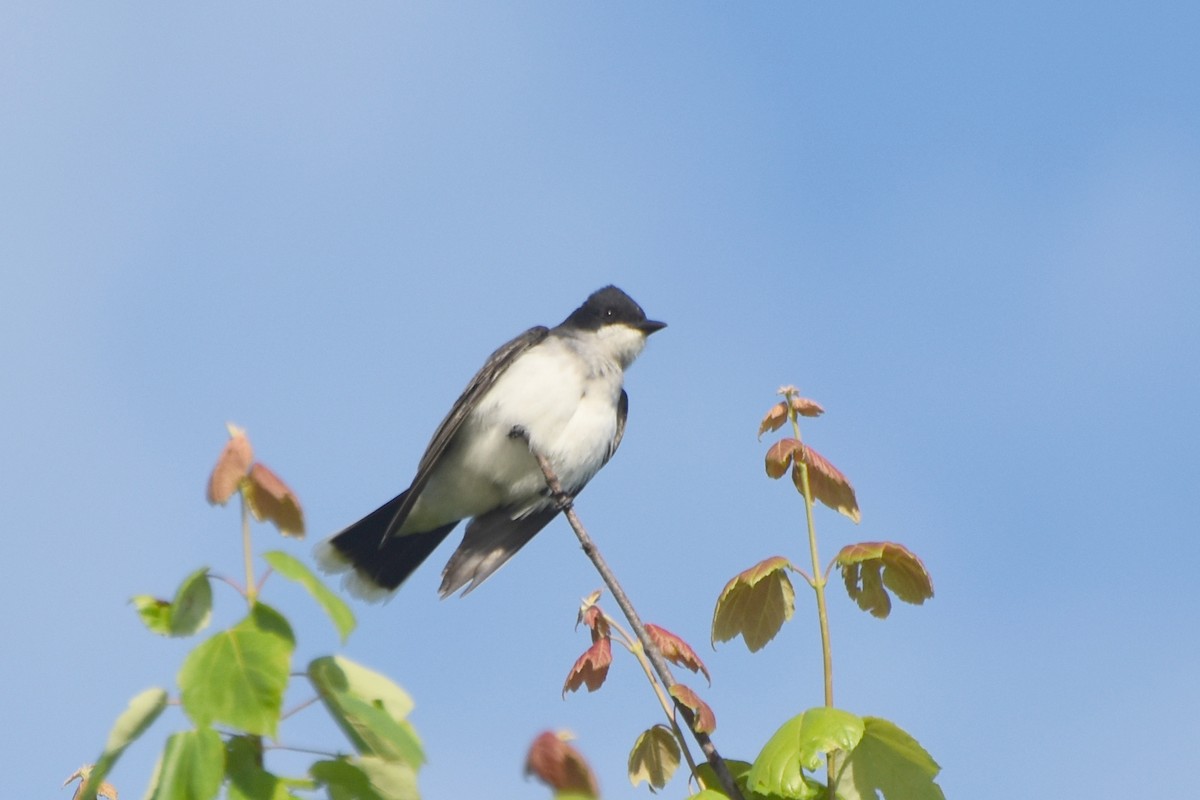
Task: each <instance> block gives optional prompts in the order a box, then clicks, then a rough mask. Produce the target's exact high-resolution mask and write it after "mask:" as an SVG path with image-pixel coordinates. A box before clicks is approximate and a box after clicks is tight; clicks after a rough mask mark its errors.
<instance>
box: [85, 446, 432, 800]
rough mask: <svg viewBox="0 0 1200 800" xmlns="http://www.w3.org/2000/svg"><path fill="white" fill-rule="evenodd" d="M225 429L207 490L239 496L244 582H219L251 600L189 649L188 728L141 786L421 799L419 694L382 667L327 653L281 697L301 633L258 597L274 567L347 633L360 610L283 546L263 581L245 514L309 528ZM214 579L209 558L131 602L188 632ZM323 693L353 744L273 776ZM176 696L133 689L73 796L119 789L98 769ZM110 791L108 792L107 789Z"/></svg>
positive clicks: (184, 680)
mask: <svg viewBox="0 0 1200 800" xmlns="http://www.w3.org/2000/svg"><path fill="white" fill-rule="evenodd" d="M229 432H230V438H229V441H228V442H227V443H226V445H225V447H224V449H223V450H222V453H221V456H220V458H219V459H218V461H217V464H216V466H215V467H214V469H213V471H212V474H211V476H210V478H209V484H208V499H209V501H210V502H212V503H214V504H220V505H224V504H225V503H227V502H228V501H229V500H230V499H232V498H233V497H234V496H235V495H237V496H239V497H240V498H241V501H242V545H243V553H242V555H243V561H244V564H245V566H246V580H245V584H244V585H240V586H239V585H238V584H237V583H236V582H234V581H232V580H228V579H221V580H222V581H224V582H225V583H227V584H229V585H231V586H233V587H234V588H235V589H236V590H237V591H238V592H239V593H240V594H241V596H242V599H243V600H244V602H245V603H246V608H247V611H246V615H245V617H243V618H242V619H241V620H240V621H238V622H237V623H235V624H234V625H232V626H230V627H229V628H227V629H225V630H221V631H217V632H215V633H213V634H211V635H210V636H209V637H208V638H206V639H205V640H203V641H201V642H200V643H199V644H198V645H196V646H195V647H194V648H193V649H192V650H191V652H190V653H189V654H188V655H187V656H186V658H185V659H184V662H183V665H182V667H181V668H180V670H179V674H178V676H177V684H178V686H177V689H178V694H177V702H178V704H179V706H180V707H181V708H182V710H183V713H184V715H185V716H186V720H187V722H188V723H189V724H190V727H187V728H185V729H183V730H178V731H175V732H174V733H171V734H170V735H169V736H168V737H167V739H166V742H165V744H164V746H163V749H162V752H161V754H160V755H159V758H158V764H157V766H156V768H155V770H154V774H153V776H152V777H151V779H150V786H149V789H148V790H147V792H146V796H147V798H149V800H176V799H177V798H178V799H179V800H185V799H186V800H209V798H214V797H216V796H217V795H218V794H219V793H220V792H221V791H222V788H224V790H225V792H226V793H227V795H228V797H230V798H232V800H288V798H293V797H302V796H304V795H306V794H312V793H320V794H324V795H327V796H329V797H332V798H337V799H338V800H416V798H418V797H419V793H418V790H417V770H418V769H419V768H420V766H421V765H422V764H423V763H424V760H425V757H424V754H423V752H422V748H421V742H420V738H419V737H418V736H417V733H416V731H415V729H414V728H413V727H412V725H411V723H410V722H409V721H408V719H407V717H408V715H409V713H410V712H411V711H412V701H411V699H410V698H409V696H408V695H407V694H406V693H405V692H404V690H403V689H401V688H400V687H399V686H397V685H396V684H394V683H393V682H392V681H390V680H389V679H388V678H386V677H385V676H383V675H381V674H379V673H377V672H374V671H372V670H369V669H367V668H366V667H363V666H360V665H358V664H356V663H354V662H353V661H351V660H350V659H348V658H345V657H344V656H340V655H338V656H323V657H320V658H317V659H314V660H313V661H312V662H310V663H309V664H308V667H307V669H306V670H305V672H304V673H302V674H303V677H304V679H306V681H307V684H308V690H309V692H310V693H311V694H312V699H311V700H309V701H307V702H305V703H302V704H301V705H300V706H299V707H298V708H297V709H294V710H293V711H292V712H288V711H285V709H284V705H283V704H284V699H285V696H286V695H287V693H288V690H289V688H291V687H292V683H293V680H294V676H293V657H294V654H295V648H296V637H295V634H294V632H293V629H292V626H291V623H290V622H289V621H288V619H287V618H286V617H285V616H284V614H282V613H281V612H280V611H278V610H276V609H275V608H273V607H271V606H269V605H267V604H266V603H264V602H262V600H261V598H260V591H261V589H262V587H263V584H264V583H265V581H266V579H267V577H268V576H270V575H271V574H275V573H277V574H279V575H281V576H282V577H284V578H286V579H288V580H291V581H294V582H295V583H297V584H299V585H300V586H302V587H303V588H304V589H305V590H306V591H307V592H308V593H309V595H311V596H312V598H313V599H314V600H315V601H316V603H317V604H318V605H319V606H320V608H321V609H322V610H323V611H324V612H325V614H326V615H327V616H328V617H329V619H330V621H331V622H332V624H333V625H334V627H335V629H336V630H337V632H338V635H339V636H340V637H341V639H342V641H343V642H344V641H345V640H346V638H347V637H348V636H349V635H350V633H351V631H353V629H354V625H355V621H354V615H353V613H352V612H351V611H350V608H349V607H348V606H347V605H346V604H345V603H344V602H343V601H342V600H341V599H340V598H339V597H338V596H337V595H336V594H334V593H333V592H332V591H331V590H330V589H329V588H328V587H326V586H325V585H324V583H323V582H322V581H321V580H320V579H319V578H318V577H317V576H316V575H315V574H314V573H313V572H312V571H311V570H310V569H309V568H308V567H306V566H305V565H304V564H303V563H302V562H301V561H299V560H298V559H296V558H295V557H293V556H291V555H290V554H288V553H285V552H283V551H274V552H269V553H266V554H265V555H264V556H263V561H264V562H265V565H266V569H265V571H264V573H263V576H262V578H260V579H257V580H256V578H255V570H254V560H253V553H252V550H251V547H250V544H251V534H250V517H251V516H253V517H254V518H255V519H257V520H259V521H260V522H261V521H266V522H270V523H271V524H273V525H274V526H275V527H276V528H277V530H278V531H279V532H280V533H281V534H283V535H285V536H290V537H302V536H303V534H304V516H303V511H302V510H301V506H300V503H299V501H298V499H297V498H296V495H295V494H294V493H293V492H292V490H291V489H290V488H289V487H288V486H287V484H285V483H284V482H283V481H282V480H281V479H280V478H279V477H278V476H277V475H276V474H275V473H274V472H273V471H271V470H270V469H269V468H267V467H265V466H263V465H262V464H258V463H255V462H254V460H253V450H252V448H251V446H250V442H249V440H248V439H247V438H246V435H245V432H244V431H242V430H241V429H239V428H236V427H234V426H230V428H229ZM214 577H215V576H214V575H213V573H211V572H210V571H209V569H208V568H202V569H199V570H196V571H195V572H193V573H192V574H190V575H188V576H187V577H186V578H185V579H184V580H183V582H182V583H181V584H180V586H179V588H178V589H177V590H176V592H175V594H174V597H173V598H172V599H170V600H165V599H159V598H155V597H152V596H149V595H139V596H137V597H134V598H133V601H132V602H133V605H134V608H135V609H136V610H137V612H138V615H139V617H140V618H141V620H142V622H143V623H144V624H145V625H146V628H147V629H148V630H149V631H151V632H152V633H155V634H159V635H162V636H175V637H185V636H194V635H196V634H198V633H200V632H201V631H203V630H204V629H206V628H207V626H208V625H209V623H210V621H211V619H212V606H213V591H212V583H213V580H214ZM317 700H319V701H320V707H323V708H324V709H325V711H326V712H327V713H328V714H329V716H330V717H331V718H332V721H333V723H334V725H335V726H336V727H337V728H339V729H340V730H341V731H342V733H343V734H344V735H345V739H346V742H347V743H348V744H349V748H350V749H349V752H345V751H343V750H342V748H341V747H338V746H333V747H331V748H330V749H329V751H328V752H327V753H325V754H323V755H321V757H320V758H318V760H316V761H314V762H313V763H312V764H311V766H310V767H309V768H308V770H307V771H306V772H305V773H304V774H299V775H296V774H292V775H284V774H277V773H276V772H274V771H272V769H271V767H270V764H269V761H270V758H269V755H270V753H271V752H272V751H279V750H288V749H289V748H288V746H287V744H286V740H285V738H284V737H283V735H282V733H281V730H280V728H281V725H282V723H283V722H284V721H285V720H286V719H287V718H288V717H289V716H290V715H291V714H292V713H295V712H297V711H300V710H301V709H304V708H307V707H309V706H313V705H314V701H317ZM170 701H171V696H170V693H169V692H168V690H167V689H164V688H157V687H156V688H152V689H147V690H146V691H144V692H142V693H141V694H139V695H138V696H136V697H134V698H133V700H131V701H130V704H129V707H128V708H127V709H126V710H125V711H124V712H123V713H122V714H121V715H120V716H119V717H118V718H117V721H116V723H115V724H114V726H113V729H112V731H111V733H110V734H109V737H108V740H107V742H106V743H105V745H104V748H103V750H102V751H101V753H100V756H99V757H98V758H97V759H96V760H95V762H94V763H93V764H90V765H85V767H83V768H81V769H80V770H78V771H77V772H76V774H75V775H73V776H72V779H74V778H79V779H80V786H79V788H78V790H77V792H76V800H92V798H95V797H96V796H97V795H98V794H99V795H104V796H111V797H112V798H114V800H115V797H116V790H115V789H113V788H112V787H111V786H110V785H109V784H107V783H106V782H105V780H104V779H105V778H106V777H107V776H108V775H109V774H110V772H111V770H112V767H113V765H114V764H115V763H116V762H117V760H118V759H119V758H120V756H121V754H122V753H123V752H124V751H125V749H126V748H128V747H129V746H130V745H131V744H133V743H134V742H135V741H136V740H137V739H138V738H140V737H141V736H142V735H143V734H144V733H145V732H146V731H147V730H148V729H149V728H150V726H151V725H152V724H153V723H154V722H155V721H156V720H157V719H158V718H159V717H160V716H161V715H162V713H163V711H164V710H165V709H166V707H167V705H168V704H169V702H170ZM306 752H311V751H306ZM69 780H71V779H69ZM108 790H111V795H106V791H108Z"/></svg>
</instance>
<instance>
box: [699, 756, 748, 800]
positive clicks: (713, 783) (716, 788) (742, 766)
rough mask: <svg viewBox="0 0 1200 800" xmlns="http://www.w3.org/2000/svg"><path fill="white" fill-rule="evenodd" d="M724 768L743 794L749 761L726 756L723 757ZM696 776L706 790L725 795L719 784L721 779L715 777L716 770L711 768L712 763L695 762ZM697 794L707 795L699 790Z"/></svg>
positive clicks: (721, 795)
mask: <svg viewBox="0 0 1200 800" xmlns="http://www.w3.org/2000/svg"><path fill="white" fill-rule="evenodd" d="M725 768H726V769H728V770H729V774H730V776H731V777H732V778H733V782H734V783H736V784H737V785H738V788H739V789H741V790H742V794H745V793H746V775H747V774H748V773H749V772H750V762H749V761H738V760H736V759H730V758H727V759H725ZM696 777H697V778H698V779H699V780H700V781H701V782H703V783H704V785H705V786H707V787H708V789H707V791H708V792H715V793H716V796H717V797H726V795H725V789H724V787H722V786H721V779H720V778H718V777H717V771H716V770H715V769H713V768H712V764H709V763H708V762H707V761H702V762H700V763H699V764H697V765H696ZM699 796H702V797H704V798H707V797H708V796H709V795H708V794H706V793H705V792H701V793H700V795H699Z"/></svg>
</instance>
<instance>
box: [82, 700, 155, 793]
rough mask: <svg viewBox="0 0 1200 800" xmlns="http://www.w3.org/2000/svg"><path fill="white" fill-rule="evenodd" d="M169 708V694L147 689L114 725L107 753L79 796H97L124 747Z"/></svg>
mask: <svg viewBox="0 0 1200 800" xmlns="http://www.w3.org/2000/svg"><path fill="white" fill-rule="evenodd" d="M166 707H167V692H166V690H165V689H159V688H157V687H156V688H153V689H147V690H146V691H144V692H142V693H141V694H139V695H137V696H136V697H134V698H133V699H132V700H130V701H129V707H128V708H126V709H125V710H124V711H122V712H121V715H120V716H119V717H117V721H116V722H115V723H114V724H113V727H112V730H111V731H110V732H109V734H108V741H106V742H105V743H104V752H102V753H101V754H100V758H98V759H96V763H95V764H94V765H92V769H91V772H90V773H89V774H88V776H87V777H86V778H84V780H83V783H82V785H81V786H80V787H79V790H78V791H77V792H76V794H77V795H78V796H79V797H95V795H96V792H97V791H98V790H99V789H100V784H101V783H103V782H104V778H105V776H106V775H108V773H109V771H110V770H111V769H112V767H113V764H115V763H117V759H118V758H120V757H121V754H122V753H124V752H125V748H127V747H129V745H130V744H132V743H133V742H134V740H135V739H137V738H138V737H139V736H141V735H142V734H143V733H145V732H146V729H147V728H149V727H150V726H151V725H152V724H153V723H154V720H156V719H158V715H159V714H161V713H162V712H163V709H164V708H166Z"/></svg>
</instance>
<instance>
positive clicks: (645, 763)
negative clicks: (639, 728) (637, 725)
mask: <svg viewBox="0 0 1200 800" xmlns="http://www.w3.org/2000/svg"><path fill="white" fill-rule="evenodd" d="M680 756H681V754H680V751H679V743H678V742H676V741H675V734H673V733H671V729H670V728H668V727H667V726H666V725H654V726H652V727H651V728H649V729H648V730H645V731H643V732H642V734H641V735H640V736H638V738H637V741H636V742H634V744H633V750H631V751H630V752H629V782H630V783H632V784H633V785H634V786H637V785H638V784H640V783H641V782H642V781H645V782H646V783H649V784H650V786H651V787H652V788H654V789H661V788H663V787H664V786H666V785H667V781H669V780H671V776H673V775H674V774H675V770H677V769H679V759H680Z"/></svg>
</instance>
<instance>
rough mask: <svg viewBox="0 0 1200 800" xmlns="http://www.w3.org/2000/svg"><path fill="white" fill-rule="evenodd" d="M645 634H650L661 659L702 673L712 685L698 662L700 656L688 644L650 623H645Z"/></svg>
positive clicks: (706, 671) (702, 665) (701, 662)
mask: <svg viewBox="0 0 1200 800" xmlns="http://www.w3.org/2000/svg"><path fill="white" fill-rule="evenodd" d="M646 633H648V634H650V638H651V639H652V640H653V641H654V644H655V646H656V647H658V652H660V653H662V656H663V658H665V659H666V660H667V661H670V662H671V663H673V664H678V665H679V666H681V667H687V668H688V669H690V670H691V671H692V672H703V673H704V677H705V679H706V680H707V681H708V684H709V685H710V686H711V685H712V676H710V675H709V674H708V669H707V668H706V667H705V666H704V662H703V661H701V660H700V656H698V655H696V651H695V650H693V649H692V646H691V645H690V644H688V643H687V642H685V641H684V640H683V639H680V638H679V637H678V636H676V635H675V634H673V633H671V632H670V631H669V630H667V629H666V628H660V627H658V626H657V625H655V624H654V623H652V622H648V623H646Z"/></svg>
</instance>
